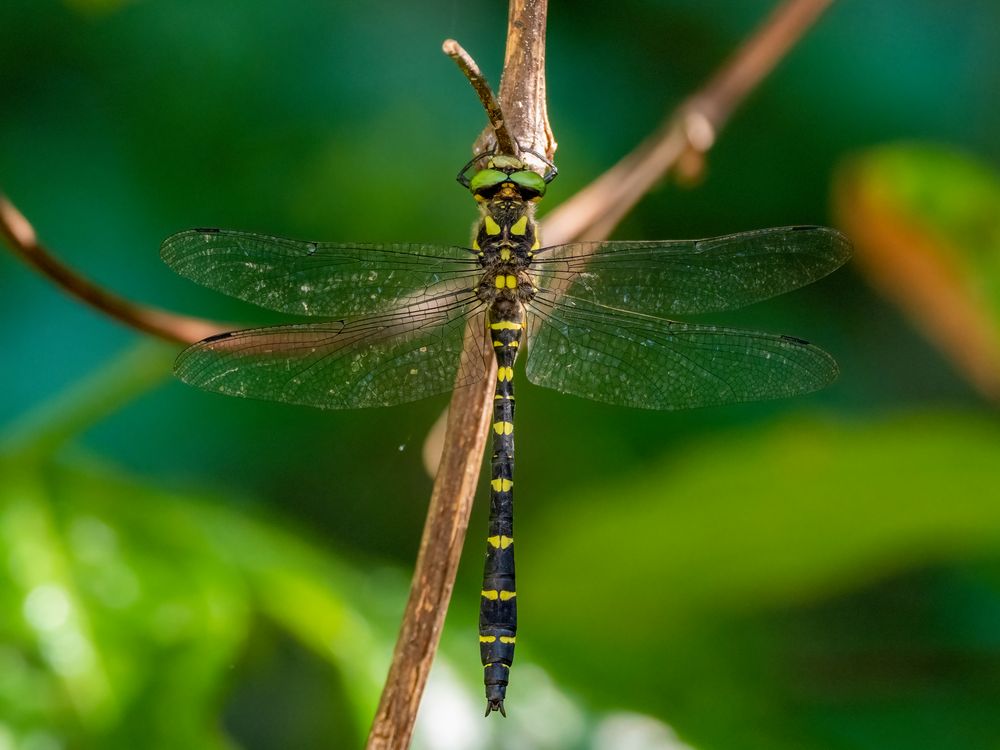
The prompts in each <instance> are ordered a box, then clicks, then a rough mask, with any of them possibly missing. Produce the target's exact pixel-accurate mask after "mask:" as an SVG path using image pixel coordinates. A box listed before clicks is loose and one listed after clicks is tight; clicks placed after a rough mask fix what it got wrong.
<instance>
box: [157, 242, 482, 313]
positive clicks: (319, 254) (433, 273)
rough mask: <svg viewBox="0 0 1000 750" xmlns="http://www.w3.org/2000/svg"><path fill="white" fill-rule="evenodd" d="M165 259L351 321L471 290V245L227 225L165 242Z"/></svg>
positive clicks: (208, 279)
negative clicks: (304, 237) (308, 238)
mask: <svg viewBox="0 0 1000 750" xmlns="http://www.w3.org/2000/svg"><path fill="white" fill-rule="evenodd" d="M160 255H161V257H162V258H163V260H164V261H165V262H166V264H167V265H169V266H170V267H171V268H172V269H174V270H175V271H176V272H177V273H179V274H181V275H182V276H186V277H187V278H189V279H191V280H192V281H195V282H197V283H199V284H201V285H203V286H207V287H209V288H211V289H215V290H217V291H220V292H223V293H225V294H228V295H230V296H232V297H238V298H239V299H242V300H246V301H247V302H252V303H253V304H255V305H259V306H260V307H265V308H267V309H269V310H277V311H279V312H285V313H292V314H295V315H318V316H323V317H332V318H340V317H343V318H351V317H354V316H357V315H367V314H370V313H373V312H379V311H382V310H390V309H393V308H395V307H398V306H400V305H405V304H407V303H410V302H413V301H415V300H417V299H418V297H419V296H422V295H425V294H427V293H428V291H430V292H431V293H440V292H445V291H459V290H461V289H471V288H472V287H473V286H474V285H475V282H476V276H477V274H476V270H477V268H478V262H477V261H476V258H475V255H474V254H473V253H472V251H471V250H467V249H465V248H461V247H448V246H439V245H364V244H339V243H332V242H303V241H299V240H288V239H283V238H281V237H267V236H265V235H261V234H252V233H250V232H236V231H230V230H224V229H192V230H189V231H186V232H180V233H179V234H175V235H173V236H172V237H168V238H167V239H166V240H164V242H163V245H162V247H161V248H160Z"/></svg>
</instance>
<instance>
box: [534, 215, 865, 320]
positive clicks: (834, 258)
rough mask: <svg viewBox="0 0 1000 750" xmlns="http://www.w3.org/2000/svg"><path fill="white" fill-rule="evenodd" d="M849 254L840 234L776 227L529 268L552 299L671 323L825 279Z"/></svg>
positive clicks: (599, 247)
mask: <svg viewBox="0 0 1000 750" xmlns="http://www.w3.org/2000/svg"><path fill="white" fill-rule="evenodd" d="M850 254H851V245H850V243H849V242H848V240H847V238H846V237H844V235H842V234H841V233H840V232H837V231H835V230H833V229H827V228H826V227H778V228H775V229H761V230H757V231H753V232H743V233H741V234H731V235H726V236H724V237H714V238H711V239H704V240H670V241H664V242H577V243H573V244H570V245H557V246H554V247H550V248H544V249H542V250H540V251H538V253H537V254H536V255H537V257H536V258H535V259H534V261H533V263H532V268H533V269H534V270H536V271H537V274H538V276H537V278H538V284H539V286H541V287H542V288H544V289H547V290H549V291H550V292H552V293H554V294H564V295H566V296H567V297H571V298H576V299H579V300H583V301H585V302H590V303H594V304H598V305H607V306H609V307H615V308H619V309H624V310H631V311H633V312H637V313H640V314H644V315H654V316H660V315H662V316H672V315H684V314H694V313H707V312H714V311H718V310H727V309H734V308H737V307H743V306H744V305H749V304H751V303H754V302H759V301H761V300H764V299H768V298H769V297H773V296H775V295H778V294H782V293H784V292H788V291H791V290H793V289H798V288H799V287H801V286H804V285H806V284H809V283H811V282H813V281H816V280H817V279H820V278H822V277H823V276H826V275H827V274H828V273H830V272H831V271H833V270H834V269H836V268H838V267H839V266H841V265H842V264H843V263H844V262H845V261H846V260H847V259H848V258H849V257H850Z"/></svg>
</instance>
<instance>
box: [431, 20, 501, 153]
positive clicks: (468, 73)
mask: <svg viewBox="0 0 1000 750" xmlns="http://www.w3.org/2000/svg"><path fill="white" fill-rule="evenodd" d="M441 51H442V52H444V53H445V54H446V55H448V57H450V58H451V59H452V60H454V61H455V64H456V65H458V67H459V70H461V71H462V73H463V74H464V75H465V77H466V78H468V79H469V83H471V84H472V88H473V90H474V91H475V92H476V95H477V96H478V97H479V101H480V102H481V103H482V105H483V109H485V110H486V116H487V117H488V118H489V120H490V127H491V128H492V129H493V137H494V138H495V139H496V143H497V148H498V149H499V150H500V153H502V154H510V155H511V156H517V155H518V153H519V152H520V149H518V147H517V144H516V143H515V142H514V139H513V138H512V137H511V135H510V131H509V130H508V129H507V123H505V122H504V117H503V109H502V108H501V107H500V102H499V101H498V100H497V97H496V94H494V93H493V89H492V88H491V87H490V84H489V83H488V82H487V80H486V76H484V75H483V72H482V71H481V70H480V69H479V66H478V65H476V61H475V60H473V59H472V56H471V55H469V53H468V52H466V51H465V49H464V48H463V47H462V45H461V44H459V43H458V42H456V41H455V40H454V39H445V41H444V44H443V45H441Z"/></svg>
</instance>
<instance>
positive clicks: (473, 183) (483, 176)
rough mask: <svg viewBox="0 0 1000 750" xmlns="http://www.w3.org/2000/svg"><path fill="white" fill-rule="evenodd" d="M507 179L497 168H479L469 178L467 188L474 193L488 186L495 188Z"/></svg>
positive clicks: (486, 188)
mask: <svg viewBox="0 0 1000 750" xmlns="http://www.w3.org/2000/svg"><path fill="white" fill-rule="evenodd" d="M507 179H508V178H507V175H506V174H504V173H503V172H501V171H500V170H498V169H481V170H479V171H478V172H476V173H475V174H474V175H473V176H472V179H471V180H469V190H471V191H472V193H473V195H476V194H478V193H482V192H483V191H485V190H489V189H490V188H495V187H496V186H497V185H499V184H500V183H501V182H504V181H505V180H507Z"/></svg>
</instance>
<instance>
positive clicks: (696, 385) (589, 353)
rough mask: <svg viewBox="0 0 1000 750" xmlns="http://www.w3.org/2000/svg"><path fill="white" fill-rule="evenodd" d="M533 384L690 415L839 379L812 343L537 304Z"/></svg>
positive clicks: (586, 307) (547, 301)
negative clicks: (694, 410) (703, 408)
mask: <svg viewBox="0 0 1000 750" xmlns="http://www.w3.org/2000/svg"><path fill="white" fill-rule="evenodd" d="M532 311H533V312H534V313H535V315H534V316H533V320H532V322H531V323H530V324H529V331H528V364H527V374H528V380H530V381H531V382H532V383H535V384H536V385H540V386H544V387H546V388H553V389H555V390H557V391H562V392H563V393H570V394H573V395H575V396H582V397H583V398H589V399H592V400H594V401H603V402H605V403H609V404H619V405H622V406H632V407H636V408H640V409H665V410H673V409H686V408H690V407H696V406H713V405H719V404H729V403H736V402H741V401H759V400H765V399H772V398H781V397H784V396H792V395H795V394H799V393H808V392H809V391H815V390H817V389H819V388H822V387H823V386H825V385H827V384H828V383H830V382H831V381H833V380H834V379H835V378H836V377H837V364H836V362H834V361H833V359H832V358H831V357H830V355H829V354H827V353H826V352H824V351H823V350H822V349H819V348H817V347H815V346H812V345H811V344H809V343H808V342H806V341H802V340H800V339H796V338H791V337H788V336H776V335H772V334H767V333H757V332H754V331H741V330H737V329H733V328H720V327H717V326H710V325H695V324H690V323H678V322H674V321H670V320H663V319H661V318H653V317H650V316H645V315H637V314H635V313H630V312H626V311H622V310H612V309H610V308H606V307H601V306H599V305H593V304H590V303H586V302H580V301H573V300H571V299H568V298H566V297H563V298H560V299H556V298H555V297H553V296H551V295H547V294H542V295H540V296H539V297H536V298H535V300H534V303H533V305H532Z"/></svg>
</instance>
